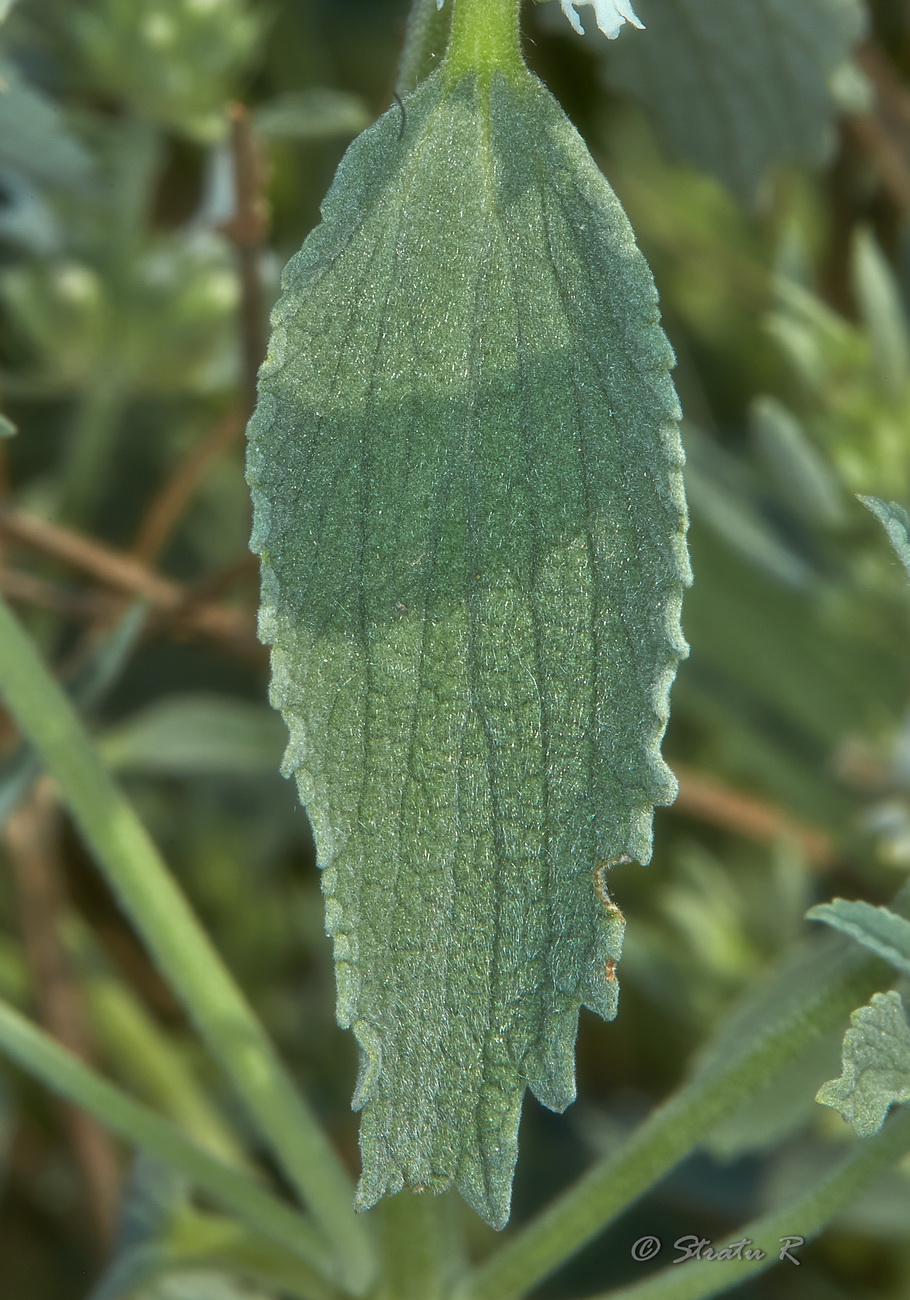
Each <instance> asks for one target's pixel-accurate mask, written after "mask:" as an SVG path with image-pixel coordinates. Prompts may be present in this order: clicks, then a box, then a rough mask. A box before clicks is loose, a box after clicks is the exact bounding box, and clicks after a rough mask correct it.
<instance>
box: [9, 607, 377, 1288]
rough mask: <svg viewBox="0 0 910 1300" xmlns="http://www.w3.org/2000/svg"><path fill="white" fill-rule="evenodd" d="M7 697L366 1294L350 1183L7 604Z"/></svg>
mask: <svg viewBox="0 0 910 1300" xmlns="http://www.w3.org/2000/svg"><path fill="white" fill-rule="evenodd" d="M0 694H2V695H4V696H5V697H6V701H7V704H8V706H9V709H10V711H11V713H12V714H13V716H14V717H15V719H16V721H17V722H18V724H19V726H20V727H21V729H22V731H23V733H24V735H25V736H26V737H27V738H28V739H29V740H30V741H31V743H32V744H33V745H34V747H35V749H36V750H37V751H38V753H39V754H40V755H41V758H42V759H43V761H44V763H45V764H46V766H47V768H48V770H49V771H50V772H51V773H52V774H53V776H54V777H55V778H56V780H57V782H58V783H59V785H60V789H61V793H62V795H63V798H64V800H65V802H66V804H67V806H68V807H69V808H70V810H71V812H72V814H73V816H74V817H75V819H76V822H77V824H78V825H79V827H80V829H81V831H82V834H83V835H84V837H85V840H86V842H87V844H88V845H89V847H90V848H91V850H92V852H93V854H94V856H95V858H96V859H97V861H98V864H99V866H100V867H101V868H102V870H103V871H104V872H105V875H106V876H107V878H108V880H109V881H110V884H111V886H112V888H113V889H114V891H115V893H116V894H117V895H118V897H119V898H120V901H121V903H122V905H123V907H124V909H125V911H126V912H127V913H128V915H129V916H130V917H131V918H132V920H133V923H134V924H135V926H136V928H137V929H138V931H139V932H140V934H142V936H143V938H144V939H145V942H146V944H147V945H148V948H149V950H150V952H151V953H152V954H153V955H154V956H155V958H156V960H157V962H158V964H159V966H160V967H161V970H162V971H163V973H164V975H165V976H166V978H167V979H168V981H169V982H170V984H171V986H172V987H173V989H174V991H175V992H176V993H177V995H178V996H179V997H180V999H181V1001H182V1002H183V1004H184V1006H185V1007H186V1009H187V1011H188V1012H189V1014H190V1016H191V1017H192V1019H193V1020H194V1021H195V1023H196V1025H197V1026H198V1027H199V1030H200V1032H201V1034H202V1035H203V1037H204V1038H205V1040H206V1042H207V1043H208V1045H209V1048H210V1050H211V1051H212V1053H213V1054H214V1056H215V1057H216V1058H217V1059H218V1060H219V1061H220V1062H221V1063H222V1065H223V1066H224V1067H225V1069H226V1070H227V1072H228V1073H229V1074H230V1076H231V1077H232V1078H233V1080H234V1082H235V1084H236V1086H237V1090H238V1092H239V1093H240V1095H241V1097H242V1098H243V1100H244V1102H245V1103H246V1106H247V1109H248V1111H249V1113H250V1116H251V1118H252V1119H253V1121H254V1123H255V1124H256V1125H257V1127H258V1128H259V1131H260V1132H261V1133H262V1134H263V1136H264V1137H265V1138H266V1139H267V1141H268V1142H269V1144H270V1146H271V1147H272V1150H273V1152H274V1154H275V1157H276V1158H277V1160H278V1162H279V1163H280V1165H281V1166H282V1168H283V1169H284V1170H285V1172H286V1173H287V1175H288V1177H289V1178H290V1180H291V1181H292V1183H293V1185H294V1186H295V1187H296V1188H297V1189H298V1190H299V1192H300V1193H301V1195H302V1196H303V1197H304V1199H305V1200H306V1201H307V1203H308V1204H309V1205H310V1207H311V1208H312V1210H313V1213H314V1215H315V1216H316V1218H317V1220H318V1221H319V1223H320V1224H321V1225H322V1227H323V1228H324V1229H325V1231H326V1233H327V1234H328V1236H329V1238H330V1240H331V1241H332V1242H333V1243H334V1244H335V1245H336V1247H337V1248H338V1258H339V1267H341V1268H343V1270H344V1276H345V1279H346V1281H347V1283H348V1284H349V1285H350V1286H352V1287H354V1288H358V1287H363V1286H364V1285H365V1284H366V1283H367V1281H368V1279H369V1276H370V1273H371V1263H372V1243H371V1240H370V1238H369V1236H368V1231H367V1227H366V1224H365V1222H364V1221H363V1220H359V1219H357V1218H356V1217H355V1215H354V1212H353V1209H352V1199H353V1189H352V1185H351V1181H350V1179H349V1177H348V1174H347V1172H346V1170H345V1169H344V1167H343V1166H342V1164H341V1162H340V1160H339V1158H338V1156H337V1155H336V1153H335V1151H334V1150H333V1149H332V1147H331V1145H330V1144H329V1142H328V1140H327V1139H326V1137H325V1135H324V1134H323V1132H322V1130H321V1129H320V1127H319V1124H318V1123H317V1121H316V1119H315V1117H314V1115H313V1114H312V1112H311V1111H310V1108H309V1106H308V1105H307V1103H306V1102H305V1101H304V1099H303V1097H302V1096H301V1095H300V1093H299V1092H298V1091H297V1089H296V1087H295V1085H294V1083H293V1081H292V1080H291V1078H290V1076H289V1074H288V1073H287V1071H286V1069H285V1067H284V1065H283V1064H282V1062H281V1060H280V1058H279V1056H278V1053H277V1052H276V1051H275V1048H274V1046H273V1045H272V1043H271V1041H270V1040H269V1038H268V1036H267V1035H266V1033H265V1031H264V1030H263V1028H262V1026H261V1025H260V1023H259V1021H258V1020H257V1018H256V1016H255V1014H254V1012H253V1011H252V1009H251V1007H250V1006H249V1004H248V1002H247V1001H246V998H245V997H244V996H243V993H242V992H241V991H240V989H239V988H238V987H237V985H236V983H235V982H234V979H233V978H232V976H231V974H230V973H229V971H228V970H227V968H226V967H225V965H224V963H223V962H222V961H221V958H220V957H219V956H218V954H217V952H216V951H215V949H214V947H213V945H212V944H211V942H210V940H209V938H208V936H207V935H206V933H205V931H204V930H203V929H202V927H201V926H200V924H199V922H198V921H197V920H196V918H195V916H194V915H193V913H192V912H191V910H190V908H189V905H188V904H187V902H186V900H185V898H184V897H183V895H182V894H181V892H180V890H179V889H178V888H177V886H176V884H175V883H174V881H173V879H172V877H171V876H170V874H169V872H168V870H167V867H166V866H165V865H164V862H163V861H162V859H161V856H160V854H159V853H158V850H157V849H156V848H155V846H154V844H153V843H152V841H151V839H150V838H149V835H148V834H147V832H146V830H145V828H144V826H142V824H141V823H140V821H139V819H138V818H137V817H136V814H135V813H134V812H133V810H132V808H131V806H130V805H129V803H128V802H127V801H126V799H125V798H124V797H123V795H122V794H121V792H120V790H119V789H118V787H117V786H116V785H115V784H114V782H113V781H112V780H111V778H110V776H109V775H108V773H107V771H106V770H105V768H104V767H103V765H102V763H101V759H100V757H99V755H98V751H97V749H96V747H95V745H94V744H93V743H92V740H91V738H90V737H89V735H88V734H87V733H86V731H85V729H84V728H83V726H82V723H81V722H80V720H79V718H78V716H77V714H76V712H75V710H74V709H73V706H72V704H71V703H70V701H69V699H68V698H67V696H66V695H65V693H64V692H63V690H62V689H61V687H60V685H59V684H58V683H57V681H56V680H55V678H54V677H53V676H52V675H51V674H50V673H49V672H48V671H47V669H46V668H45V666H44V664H43V663H42V662H41V660H40V659H39V657H38V655H37V653H36V651H35V648H34V646H33V645H32V643H31V641H30V640H29V639H28V637H27V636H26V634H25V633H24V632H23V630H22V628H21V627H20V625H19V623H18V622H17V621H16V619H15V618H14V617H13V616H12V614H11V613H10V611H9V609H8V607H7V606H6V604H5V602H4V601H3V600H2V599H0Z"/></svg>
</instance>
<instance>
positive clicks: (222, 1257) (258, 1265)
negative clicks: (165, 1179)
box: [164, 1210, 340, 1300]
mask: <svg viewBox="0 0 910 1300" xmlns="http://www.w3.org/2000/svg"><path fill="white" fill-rule="evenodd" d="M175 1264H177V1265H183V1264H188V1265H190V1266H193V1267H196V1268H198V1267H199V1266H200V1265H202V1266H207V1267H210V1268H216V1269H220V1270H222V1271H224V1270H225V1269H227V1270H229V1271H230V1272H232V1273H236V1274H238V1275H239V1276H240V1277H242V1278H244V1279H251V1280H252V1281H254V1282H258V1283H262V1284H263V1285H265V1286H267V1287H271V1288H278V1289H279V1290H280V1292H281V1295H282V1297H291V1296H294V1297H297V1300H318V1297H317V1295H316V1293H314V1291H313V1279H312V1273H311V1271H310V1270H309V1269H308V1268H307V1266H306V1265H302V1266H301V1263H300V1258H299V1256H297V1255H294V1254H292V1253H291V1252H290V1251H289V1250H288V1249H287V1248H286V1247H284V1246H281V1245H278V1243H276V1242H275V1241H274V1240H271V1241H269V1240H267V1239H266V1238H264V1237H263V1235H262V1234H261V1233H257V1232H255V1231H251V1229H250V1228H249V1226H248V1225H246V1224H243V1223H240V1222H239V1221H238V1220H237V1219H225V1218H222V1217H220V1216H218V1217H216V1216H215V1215H213V1214H200V1213H198V1212H197V1211H195V1210H181V1211H180V1213H179V1214H178V1215H177V1216H176V1218H175V1219H174V1221H173V1222H172V1224H171V1226H170V1230H169V1232H168V1242H167V1256H166V1260H165V1265H164V1267H165V1268H167V1267H169V1266H170V1267H173V1266H174V1265H175ZM324 1285H325V1284H324V1283H323V1286H324ZM322 1294H323V1292H320V1293H319V1295H322ZM339 1300H340V1298H339Z"/></svg>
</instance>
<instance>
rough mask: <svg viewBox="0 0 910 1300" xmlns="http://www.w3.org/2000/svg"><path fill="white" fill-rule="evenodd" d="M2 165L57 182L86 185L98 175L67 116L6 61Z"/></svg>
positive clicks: (0, 116) (0, 106)
mask: <svg viewBox="0 0 910 1300" xmlns="http://www.w3.org/2000/svg"><path fill="white" fill-rule="evenodd" d="M0 167H2V168H11V169H13V170H14V171H17V172H21V173H22V174H23V175H25V176H28V177H31V178H34V179H37V180H41V181H42V182H43V183H44V184H53V185H69V186H75V185H83V184H85V183H86V181H88V180H89V179H90V177H91V175H92V161H91V157H90V155H89V154H88V152H87V151H86V150H85V148H84V147H83V146H82V145H81V144H80V143H79V141H78V140H77V139H76V138H75V137H74V136H73V135H72V134H71V133H70V132H69V131H68V130H67V127H66V123H65V121H64V118H63V114H62V113H61V112H60V110H59V109H58V108H57V107H56V105H55V104H53V103H52V102H51V101H50V100H49V99H48V98H47V96H46V95H43V94H42V93H41V92H40V91H39V90H36V89H35V88H34V87H33V86H30V85H29V84H28V83H27V82H26V81H25V80H24V78H23V77H22V76H21V75H20V73H19V72H18V70H17V69H16V68H15V66H14V65H13V64H12V63H10V62H9V61H8V60H6V59H3V60H0Z"/></svg>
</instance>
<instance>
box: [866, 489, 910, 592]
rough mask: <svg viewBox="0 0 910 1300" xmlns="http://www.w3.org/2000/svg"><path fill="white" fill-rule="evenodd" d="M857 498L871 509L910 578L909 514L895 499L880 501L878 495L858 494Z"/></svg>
mask: <svg viewBox="0 0 910 1300" xmlns="http://www.w3.org/2000/svg"><path fill="white" fill-rule="evenodd" d="M859 500H860V501H862V503H863V505H864V506H865V507H866V509H867V510H871V511H872V513H873V514H874V515H875V517H876V519H877V520H878V521H879V523H880V524H881V525H882V527H883V528H884V530H885V532H886V533H887V534H888V540H889V541H890V542H891V545H892V546H893V547H894V549H895V551H896V552H897V558H898V559H899V560H900V562H901V564H902V565H903V566H904V568H905V569H906V571H907V577H908V578H910V514H908V513H907V511H906V510H905V508H904V507H903V506H901V505H898V503H897V502H896V501H888V502H886V501H880V500H879V499H878V497H865V496H860V497H859Z"/></svg>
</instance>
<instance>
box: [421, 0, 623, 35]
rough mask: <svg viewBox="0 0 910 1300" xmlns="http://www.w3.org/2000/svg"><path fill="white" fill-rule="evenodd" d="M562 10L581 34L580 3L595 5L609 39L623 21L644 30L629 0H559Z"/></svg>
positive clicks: (599, 23)
mask: <svg viewBox="0 0 910 1300" xmlns="http://www.w3.org/2000/svg"><path fill="white" fill-rule="evenodd" d="M559 3H560V5H561V6H562V11H563V13H564V14H565V16H566V17H567V18H568V20H569V22H570V23H571V24H572V26H573V28H574V29H575V31H576V32H578V34H579V36H583V35H584V30H585V29H584V28H583V27H582V25H581V19H580V18H579V16H578V6H579V5H593V7H594V17H595V18H596V20H597V26H598V27H599V28H600V30H601V31H602V32H603V34H604V36H606V37H607V38H608V39H609V40H611V41H614V40H615V39H616V37H617V36H618V35H619V32H620V29H621V28H622V25H623V23H631V24H632V26H633V27H637V28H638V29H639V31H644V26H645V25H644V23H643V22H642V21H641V20H640V18H639V17H638V15H637V14H636V12H635V10H634V9H633V8H632V5H631V4H630V3H629V0H559ZM444 4H445V0H436V8H437V9H441V8H442V6H443V5H444Z"/></svg>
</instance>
